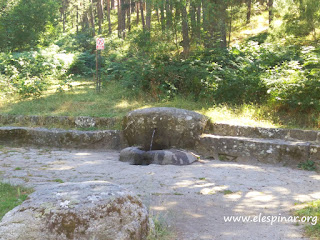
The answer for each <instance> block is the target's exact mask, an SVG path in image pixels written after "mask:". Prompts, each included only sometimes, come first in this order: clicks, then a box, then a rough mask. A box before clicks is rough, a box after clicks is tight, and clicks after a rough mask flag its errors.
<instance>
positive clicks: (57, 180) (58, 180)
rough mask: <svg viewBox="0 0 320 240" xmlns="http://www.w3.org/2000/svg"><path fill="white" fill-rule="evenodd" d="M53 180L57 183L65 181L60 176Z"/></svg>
mask: <svg viewBox="0 0 320 240" xmlns="http://www.w3.org/2000/svg"><path fill="white" fill-rule="evenodd" d="M53 181H54V182H57V183H64V181H63V180H62V179H60V178H57V179H54V180H53Z"/></svg>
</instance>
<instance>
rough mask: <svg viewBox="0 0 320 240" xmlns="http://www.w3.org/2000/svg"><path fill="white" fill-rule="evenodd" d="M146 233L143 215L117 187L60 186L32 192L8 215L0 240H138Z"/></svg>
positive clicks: (134, 201) (141, 208) (1, 226)
mask: <svg viewBox="0 0 320 240" xmlns="http://www.w3.org/2000/svg"><path fill="white" fill-rule="evenodd" d="M148 228H149V217H148V212H147V209H146V208H145V207H144V206H143V204H142V203H141V201H140V200H139V199H138V198H137V197H136V196H134V195H132V194H131V193H129V192H126V191H124V190H123V189H121V188H120V187H119V186H117V185H113V184H110V183H108V182H82V183H64V184H60V185H55V186H51V187H47V188H44V189H42V190H39V191H36V192H34V193H33V194H31V195H30V196H29V199H28V200H26V201H25V202H23V203H22V204H21V205H20V206H18V207H16V208H14V209H13V210H12V211H10V212H8V213H7V214H6V215H5V216H4V218H3V219H2V221H1V223H0V233H1V234H0V240H25V239H41V240H57V239H59V240H67V239H75V240H87V239H95V240H115V239H117V240H138V239H139V240H141V239H146V236H147V233H148Z"/></svg>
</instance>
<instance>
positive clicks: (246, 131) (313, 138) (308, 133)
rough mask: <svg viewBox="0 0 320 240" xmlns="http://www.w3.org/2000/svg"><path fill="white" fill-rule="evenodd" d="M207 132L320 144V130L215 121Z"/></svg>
mask: <svg viewBox="0 0 320 240" xmlns="http://www.w3.org/2000/svg"><path fill="white" fill-rule="evenodd" d="M206 133H208V134H213V135H220V136H242V137H248V138H266V139H283V140H289V141H290V140H292V141H305V142H313V143H315V144H320V131H313V130H301V129H284V128H262V127H249V126H238V125H230V124H225V123H213V124H211V125H210V127H209V128H208V129H207V130H206Z"/></svg>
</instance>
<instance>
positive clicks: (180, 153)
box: [119, 108, 208, 165]
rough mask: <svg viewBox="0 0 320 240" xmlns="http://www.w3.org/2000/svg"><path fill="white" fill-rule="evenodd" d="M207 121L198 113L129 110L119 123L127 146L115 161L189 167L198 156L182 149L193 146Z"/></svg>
mask: <svg viewBox="0 0 320 240" xmlns="http://www.w3.org/2000/svg"><path fill="white" fill-rule="evenodd" d="M207 121H208V119H207V118H206V117H205V116H203V115H201V114H198V113H195V112H192V111H188V110H183V109H177V108H148V109H141V110H135V111H132V112H130V113H129V114H128V115H127V116H126V117H125V118H124V124H123V133H124V137H125V138H126V140H127V141H128V144H129V146H130V147H128V148H125V149H123V150H122V151H121V152H120V159H119V160H120V161H123V162H129V163H130V164H133V165H149V164H160V165H166V164H172V165H188V164H191V163H193V162H194V161H197V159H198V158H199V157H198V156H197V155H195V154H193V153H192V152H190V151H187V150H182V149H188V148H189V149H191V148H193V147H194V144H195V142H196V141H197V140H198V139H199V136H200V135H201V134H202V133H203V131H204V129H205V127H206V124H207ZM150 137H151V140H150Z"/></svg>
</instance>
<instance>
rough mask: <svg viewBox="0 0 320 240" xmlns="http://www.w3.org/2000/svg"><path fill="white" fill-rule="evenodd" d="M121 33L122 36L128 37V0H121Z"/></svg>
mask: <svg viewBox="0 0 320 240" xmlns="http://www.w3.org/2000/svg"><path fill="white" fill-rule="evenodd" d="M120 8H121V11H120V12H121V33H122V38H123V39H124V38H126V32H125V30H126V12H127V0H121V5H120Z"/></svg>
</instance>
